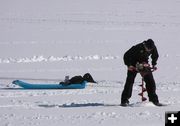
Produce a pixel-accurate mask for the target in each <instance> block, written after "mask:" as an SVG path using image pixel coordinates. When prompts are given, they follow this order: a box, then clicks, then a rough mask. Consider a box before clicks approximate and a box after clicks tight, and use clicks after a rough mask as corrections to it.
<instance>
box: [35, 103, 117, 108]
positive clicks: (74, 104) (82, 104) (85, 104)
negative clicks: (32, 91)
mask: <svg viewBox="0 0 180 126" xmlns="http://www.w3.org/2000/svg"><path fill="white" fill-rule="evenodd" d="M38 106H39V107H44V108H53V107H60V108H73V107H98V106H105V107H108V106H109V107H111V106H120V104H118V105H117V104H104V103H71V104H62V105H58V104H39V105H38Z"/></svg>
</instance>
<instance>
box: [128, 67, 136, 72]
mask: <svg viewBox="0 0 180 126" xmlns="http://www.w3.org/2000/svg"><path fill="white" fill-rule="evenodd" d="M128 70H129V71H132V72H133V71H136V67H134V66H128Z"/></svg>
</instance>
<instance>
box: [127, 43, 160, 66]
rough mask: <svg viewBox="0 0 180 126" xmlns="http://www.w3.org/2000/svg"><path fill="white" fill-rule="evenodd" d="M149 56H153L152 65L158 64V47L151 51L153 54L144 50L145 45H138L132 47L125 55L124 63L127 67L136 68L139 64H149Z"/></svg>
mask: <svg viewBox="0 0 180 126" xmlns="http://www.w3.org/2000/svg"><path fill="white" fill-rule="evenodd" d="M149 56H151V59H152V62H151V64H152V65H156V64H157V60H158V57H159V54H158V51H157V48H156V46H155V47H154V48H153V50H151V52H147V51H146V50H145V48H144V45H143V43H140V44H137V45H135V46H133V47H131V48H130V49H129V50H128V51H127V52H126V53H125V54H124V63H125V65H127V66H131V65H132V66H136V64H137V63H138V62H139V63H143V62H145V63H148V60H149Z"/></svg>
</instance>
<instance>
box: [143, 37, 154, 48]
mask: <svg viewBox="0 0 180 126" xmlns="http://www.w3.org/2000/svg"><path fill="white" fill-rule="evenodd" d="M144 44H145V46H146V47H147V48H148V49H153V48H154V46H155V45H154V41H153V40H152V39H148V40H147V41H144Z"/></svg>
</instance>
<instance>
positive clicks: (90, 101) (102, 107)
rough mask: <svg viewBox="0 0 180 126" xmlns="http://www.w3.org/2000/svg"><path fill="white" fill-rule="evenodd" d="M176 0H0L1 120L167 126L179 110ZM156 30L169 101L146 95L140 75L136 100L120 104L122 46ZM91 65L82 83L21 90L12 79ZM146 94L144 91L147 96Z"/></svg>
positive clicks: (57, 76) (55, 78) (57, 125)
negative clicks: (71, 86)
mask: <svg viewBox="0 0 180 126" xmlns="http://www.w3.org/2000/svg"><path fill="white" fill-rule="evenodd" d="M179 6H180V1H179V0H158V1H157V0H151V1H146V0H76V1H73V0H46V1H44V0H38V1H37V0H29V1H26V0H25V1H24V0H6V1H4V0H0V122H1V123H0V126H49V125H52V126H61V125H63V126H72V125H73V126H82V125H87V126H109V125H112V126H119V125H123V126H132V125H133V126H145V125H146V126H163V125H164V123H165V112H166V111H179V110H180V107H179V106H180V51H179V46H180V44H179V41H180V36H179V32H180V14H179V12H180V8H179ZM148 38H152V39H153V40H154V41H155V43H156V45H157V48H158V51H159V54H160V57H159V60H158V65H157V67H158V70H157V71H156V72H154V77H155V80H156V83H157V84H156V85H157V94H158V96H159V100H160V102H162V103H166V104H168V106H164V107H156V106H154V105H152V104H151V103H149V102H144V103H139V102H140V101H141V99H140V97H139V96H138V93H139V92H140V87H139V86H138V85H139V84H140V83H141V77H140V76H137V78H136V81H135V84H134V88H133V95H132V98H131V99H130V103H132V106H131V107H121V106H119V104H120V99H121V93H122V90H123V86H124V83H125V79H126V66H125V65H124V63H123V54H124V52H125V51H126V50H127V49H129V48H130V47H131V46H132V45H134V44H137V43H139V42H142V41H143V40H147V39H148ZM87 72H89V73H91V74H92V76H93V77H94V79H95V80H97V81H98V84H92V83H89V84H88V86H87V87H86V88H85V89H78V90H71V89H70V90H24V89H21V88H20V87H18V86H15V85H13V84H12V81H13V80H14V79H22V80H25V81H28V82H32V83H59V81H62V80H63V79H64V77H65V76H66V75H69V76H70V77H72V76H74V75H83V74H84V73H87ZM146 97H147V96H146Z"/></svg>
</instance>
